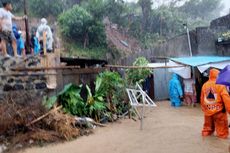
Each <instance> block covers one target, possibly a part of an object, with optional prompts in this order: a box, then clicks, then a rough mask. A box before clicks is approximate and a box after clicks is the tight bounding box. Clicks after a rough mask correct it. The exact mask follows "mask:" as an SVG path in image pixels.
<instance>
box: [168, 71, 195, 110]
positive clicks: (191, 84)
mask: <svg viewBox="0 0 230 153" xmlns="http://www.w3.org/2000/svg"><path fill="white" fill-rule="evenodd" d="M169 95H170V101H171V106H174V107H180V106H181V105H182V101H184V104H185V105H188V106H190V105H191V106H195V103H196V102H197V92H196V87H195V80H194V79H193V78H192V77H191V78H189V79H183V84H182V83H181V81H180V79H179V76H178V75H177V74H175V73H174V74H172V79H171V80H170V82H169Z"/></svg>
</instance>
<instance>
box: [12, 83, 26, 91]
mask: <svg viewBox="0 0 230 153" xmlns="http://www.w3.org/2000/svg"><path fill="white" fill-rule="evenodd" d="M23 89H24V86H23V85H22V84H15V85H14V86H13V90H23Z"/></svg>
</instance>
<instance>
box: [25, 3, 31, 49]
mask: <svg viewBox="0 0 230 153" xmlns="http://www.w3.org/2000/svg"><path fill="white" fill-rule="evenodd" d="M27 9H28V3H27V0H24V14H25V15H26V19H25V27H26V52H27V53H31V50H30V33H29V21H28V11H27Z"/></svg>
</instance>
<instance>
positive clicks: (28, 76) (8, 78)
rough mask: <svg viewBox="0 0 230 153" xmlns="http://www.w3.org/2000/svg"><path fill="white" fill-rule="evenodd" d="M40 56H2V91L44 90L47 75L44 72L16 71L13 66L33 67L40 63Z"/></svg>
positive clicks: (0, 61) (0, 59)
mask: <svg viewBox="0 0 230 153" xmlns="http://www.w3.org/2000/svg"><path fill="white" fill-rule="evenodd" d="M40 62H41V59H40V57H32V56H31V57H27V58H26V59H23V58H13V57H10V58H9V57H0V93H1V94H4V93H7V92H13V91H28V92H44V91H45V90H46V89H47V87H46V77H45V74H44V72H41V71H37V72H26V71H24V72H23V71H20V72H19V71H15V70H12V68H16V67H21V68H33V67H38V66H41V65H40Z"/></svg>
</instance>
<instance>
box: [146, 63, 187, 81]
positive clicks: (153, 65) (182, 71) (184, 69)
mask: <svg viewBox="0 0 230 153" xmlns="http://www.w3.org/2000/svg"><path fill="white" fill-rule="evenodd" d="M148 66H149V67H150V68H156V67H164V66H172V67H173V66H178V67H177V68H168V71H169V72H172V73H176V74H178V75H179V76H181V77H182V78H184V79H189V78H191V67H190V66H185V65H182V64H178V63H176V62H173V61H171V60H169V62H167V63H149V64H148Z"/></svg>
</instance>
